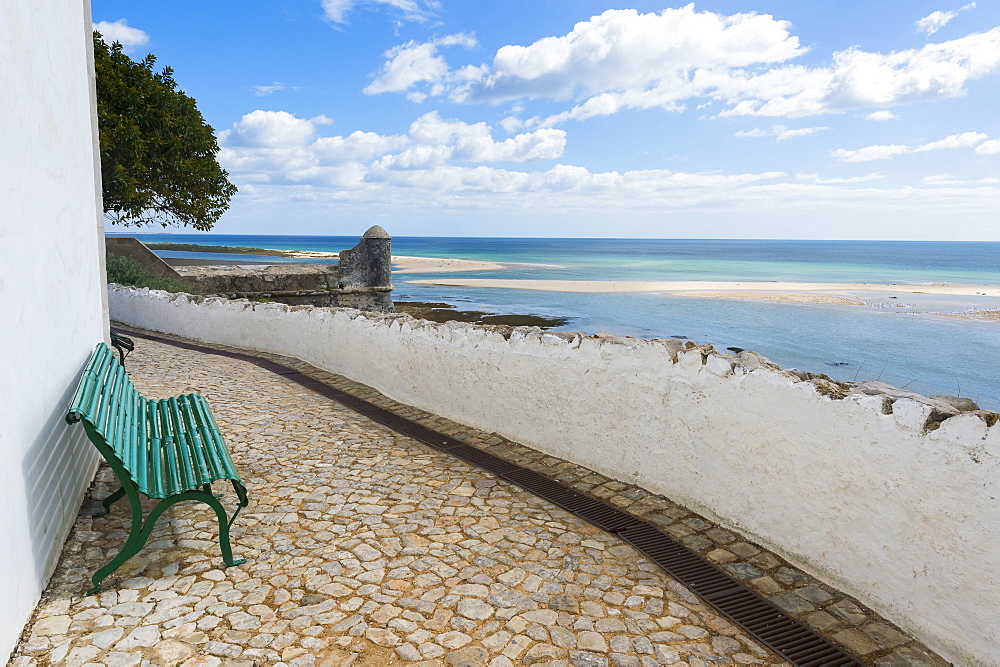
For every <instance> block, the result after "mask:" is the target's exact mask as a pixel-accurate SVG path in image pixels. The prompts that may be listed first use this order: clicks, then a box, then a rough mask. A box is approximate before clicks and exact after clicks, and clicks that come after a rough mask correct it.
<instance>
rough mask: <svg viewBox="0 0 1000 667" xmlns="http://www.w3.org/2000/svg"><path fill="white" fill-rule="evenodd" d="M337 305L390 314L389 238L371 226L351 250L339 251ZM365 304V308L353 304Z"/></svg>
mask: <svg viewBox="0 0 1000 667" xmlns="http://www.w3.org/2000/svg"><path fill="white" fill-rule="evenodd" d="M339 288H340V290H342V291H341V293H340V295H339V296H340V297H342V298H341V299H339V303H338V304H337V305H339V306H346V307H350V308H358V309H360V310H378V311H382V312H391V311H392V310H393V306H392V237H391V236H389V234H388V232H386V231H385V230H384V229H382V228H381V227H379V226H378V225H373V226H372V227H370V228H369V229H368V231H366V232H365V234H364V236H362V237H361V240H360V241H359V242H358V244H357V245H356V246H354V247H353V248H349V249H347V250H341V251H340V264H339ZM355 300H356V301H357V302H358V303H364V304H365V306H366V307H364V308H362V307H361V306H360V305H355V304H354V303H352V301H355Z"/></svg>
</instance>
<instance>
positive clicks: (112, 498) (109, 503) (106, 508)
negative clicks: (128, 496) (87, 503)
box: [94, 486, 125, 516]
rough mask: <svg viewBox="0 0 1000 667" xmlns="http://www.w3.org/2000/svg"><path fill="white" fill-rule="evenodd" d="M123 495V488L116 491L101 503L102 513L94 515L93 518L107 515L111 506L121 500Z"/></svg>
mask: <svg viewBox="0 0 1000 667" xmlns="http://www.w3.org/2000/svg"><path fill="white" fill-rule="evenodd" d="M124 495H125V487H124V486H122V487H120V488H119V489H118V490H117V491H115V492H114V493H112V494H111V495H110V496H108V497H107V498H105V499H104V500H102V501H101V504H102V505H104V511H103V512H101V513H99V514H95V515H94V516H104V515H105V514H108V513H109V512H110V511H111V506H112V505H114V504H115V503H116V502H118V501H119V500H121V499H122V497H123V496H124Z"/></svg>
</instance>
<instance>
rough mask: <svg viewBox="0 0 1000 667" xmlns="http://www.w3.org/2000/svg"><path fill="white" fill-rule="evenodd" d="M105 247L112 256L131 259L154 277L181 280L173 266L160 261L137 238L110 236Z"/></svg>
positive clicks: (157, 256) (105, 242)
mask: <svg viewBox="0 0 1000 667" xmlns="http://www.w3.org/2000/svg"><path fill="white" fill-rule="evenodd" d="M104 247H105V248H106V249H107V251H108V252H109V253H111V254H112V255H118V256H119V257H129V258H131V259H134V260H135V261H136V262H138V263H139V266H141V267H142V268H144V269H146V270H147V271H149V272H150V273H152V274H153V275H154V276H159V277H160V278H180V276H179V275H178V273H177V271H175V270H174V268H173V267H172V266H170V265H169V264H167V263H166V262H164V261H163V260H162V259H160V256H159V255H157V254H156V253H155V252H153V251H152V250H150V249H149V248H147V247H146V245H145V244H144V243H143V242H142V241H140V240H139V239H137V238H133V237H131V236H108V237H107V238H105V239H104Z"/></svg>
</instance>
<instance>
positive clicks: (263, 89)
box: [253, 81, 295, 97]
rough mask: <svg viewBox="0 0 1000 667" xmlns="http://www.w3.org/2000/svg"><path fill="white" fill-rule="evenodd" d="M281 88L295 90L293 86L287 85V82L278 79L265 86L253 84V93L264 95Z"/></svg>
mask: <svg viewBox="0 0 1000 667" xmlns="http://www.w3.org/2000/svg"><path fill="white" fill-rule="evenodd" d="M281 90H295V88H293V87H289V86H288V85H287V84H284V83H282V82H280V81H275V82H274V83H272V84H269V85H266V86H254V87H253V94H254V95H256V96H257V97H264V96H266V95H270V94H271V93H276V92H278V91H281Z"/></svg>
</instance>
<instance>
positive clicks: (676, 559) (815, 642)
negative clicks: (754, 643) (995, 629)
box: [123, 331, 862, 667]
mask: <svg viewBox="0 0 1000 667" xmlns="http://www.w3.org/2000/svg"><path fill="white" fill-rule="evenodd" d="M123 333H125V334H127V335H129V336H137V337H140V338H146V339H148V340H154V341H157V342H161V343H166V344H167V345H173V346H176V347H180V348H184V349H188V350H194V351H197V352H203V353H206V354H215V355H219V356H223V357H230V358H233V359H241V360H243V361H248V362H250V363H253V364H256V365H257V366H260V367H261V368H265V369H267V370H269V371H272V372H274V373H277V374H279V375H283V376H285V377H287V378H288V379H290V380H292V381H294V382H296V383H298V384H300V385H302V386H303V387H306V388H308V389H312V390H313V391H316V392H317V393H319V394H322V395H324V396H326V397H328V398H330V399H333V400H335V401H337V402H339V403H342V404H343V405H345V406H347V407H349V408H351V409H353V410H355V411H356V412H359V413H361V414H362V415H364V416H366V417H368V418H370V419H372V420H374V421H376V422H378V423H380V424H383V425H385V426H387V427H389V428H391V429H392V430H394V431H397V432H398V433H402V434H404V435H407V436H410V437H411V438H413V439H415V440H417V441H419V442H422V443H424V444H426V445H429V446H431V447H434V448H436V449H439V450H442V451H444V452H446V453H448V454H452V455H453V456H455V457H456V458H459V459H461V460H463V461H466V462H467V463H471V464H473V465H476V466H479V467H481V468H483V469H484V470H488V471H490V472H493V473H495V474H497V475H499V476H500V478H501V479H504V480H506V481H508V482H511V483H513V484H516V485H517V486H520V487H521V488H523V489H525V490H526V491H530V492H531V493H534V494H535V495H537V496H539V497H540V498H544V499H545V500H547V501H549V502H550V503H552V504H553V505H556V506H557V507H561V508H562V509H564V510H566V511H567V512H569V513H571V514H573V515H574V516H577V517H579V518H581V519H583V520H585V521H587V522H589V523H591V524H593V525H595V526H597V527H598V528H601V529H603V530H606V531H607V532H609V533H612V534H614V535H616V536H617V537H619V538H621V539H622V540H624V541H625V542H628V543H629V544H631V545H632V546H633V547H635V548H636V549H638V550H639V551H640V552H641V553H642V554H644V555H645V556H646V557H647V558H649V560H650V561H652V562H653V563H656V565H658V566H659V567H660V568H662V569H663V570H664V571H665V572H667V573H668V574H670V576H672V577H673V578H674V579H676V580H677V581H679V582H680V583H681V584H683V585H684V586H686V587H687V588H689V589H691V591H693V592H694V593H695V594H697V595H698V596H699V597H700V598H701V599H703V600H704V601H705V602H706V603H708V604H709V605H711V606H712V607H713V608H715V609H716V610H717V611H718V612H719V613H720V614H722V615H723V616H726V617H728V618H729V619H730V620H732V621H733V622H734V623H736V624H737V625H739V626H740V627H742V628H743V629H744V630H746V631H747V633H748V634H749V635H751V636H752V637H754V638H755V639H757V640H758V641H759V642H761V643H762V644H764V645H765V646H767V647H768V648H770V649H771V650H772V651H774V652H775V653H777V654H778V655H779V656H781V657H782V658H784V659H785V660H788V661H789V662H790V663H791V664H793V665H795V666H796V667H861V665H862V663H861V662H860V661H858V660H857V659H856V658H853V657H851V656H850V655H849V654H847V653H846V652H845V651H844V650H843V649H841V648H840V647H838V646H837V645H835V644H833V643H832V642H831V641H830V640H828V639H826V638H825V637H823V636H821V635H819V634H818V633H816V631H815V630H813V629H812V628H810V627H809V626H807V625H805V624H803V623H801V622H799V621H798V620H796V619H794V618H792V617H791V616H789V615H788V614H787V613H786V612H785V611H784V610H782V609H780V608H778V607H776V606H775V605H774V603H772V602H771V601H769V600H767V599H766V598H764V597H762V596H760V595H758V594H757V593H756V592H754V591H752V590H750V589H749V588H748V587H747V586H746V585H745V584H744V583H742V582H741V581H739V580H737V579H734V578H733V577H731V576H729V575H728V574H726V573H725V572H723V571H722V570H721V569H719V568H718V567H716V566H715V565H713V564H712V563H710V562H709V561H708V560H706V559H705V558H704V557H703V556H702V555H701V554H699V553H698V552H696V551H694V550H692V549H689V548H688V547H686V546H684V545H683V544H681V543H680V542H677V541H676V540H674V539H673V538H672V537H670V536H669V535H667V534H665V533H663V532H662V531H660V530H658V529H657V528H655V527H654V526H653V525H651V524H649V523H646V522H645V521H642V520H641V519H638V518H637V517H635V516H633V515H631V514H629V513H628V512H624V511H622V510H620V509H618V508H617V507H613V506H611V505H608V504H606V503H603V502H601V501H599V500H597V499H596V498H593V497H592V496H588V495H585V494H583V493H581V492H579V491H577V490H576V489H573V488H570V487H567V486H565V485H564V484H561V483H560V482H557V481H556V480H553V479H551V478H549V477H546V476H545V475H543V474H542V473H539V472H537V471H534V470H530V469H528V468H525V467H523V466H521V465H518V464H516V463H512V462H510V461H507V460H506V459H503V458H500V457H498V456H495V455H493V454H491V453H489V452H485V451H483V450H480V449H476V448H475V447H472V446H470V445H467V444H465V443H464V442H462V441H460V440H457V439H455V438H452V437H450V436H447V435H445V434H443V433H439V432H437V431H434V430H433V429H430V428H427V427H426V426H423V425H421V424H418V423H416V422H414V421H411V420H409V419H406V418H405V417H402V416H400V415H397V414H395V413H394V412H390V411H389V410H386V409H385V408H380V407H378V406H377V405H374V404H373V403H369V402H368V401H366V400H364V399H361V398H358V397H357V396H354V395H352V394H348V393H347V392H344V391H341V390H340V389H337V388H335V387H331V386H330V385H328V384H326V383H324V382H320V381H319V380H316V379H314V378H311V377H309V376H308V375H305V374H303V373H300V372H298V371H295V370H293V369H291V368H288V367H287V366H283V365H281V364H278V363H276V362H273V361H270V360H268V359H262V358H260V357H254V356H251V355H248V354H241V353H238V352H229V351H226V350H216V349H213V348H210V347H204V346H201V345H195V344H193V343H186V342H180V341H175V340H170V339H167V338H160V337H159V336H151V335H148V334H139V333H135V332H130V331H124V332H123Z"/></svg>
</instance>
